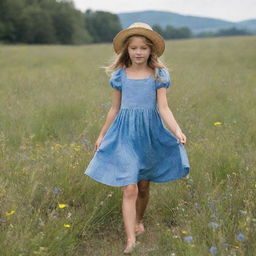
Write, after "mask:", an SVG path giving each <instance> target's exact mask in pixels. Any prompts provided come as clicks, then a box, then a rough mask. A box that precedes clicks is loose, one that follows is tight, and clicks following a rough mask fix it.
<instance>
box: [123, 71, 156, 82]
mask: <svg viewBox="0 0 256 256" xmlns="http://www.w3.org/2000/svg"><path fill="white" fill-rule="evenodd" d="M122 70H123V73H124V76H125V78H126V79H127V80H131V81H145V80H148V79H150V78H152V76H151V75H150V76H148V77H146V78H128V77H127V75H126V71H125V68H122Z"/></svg>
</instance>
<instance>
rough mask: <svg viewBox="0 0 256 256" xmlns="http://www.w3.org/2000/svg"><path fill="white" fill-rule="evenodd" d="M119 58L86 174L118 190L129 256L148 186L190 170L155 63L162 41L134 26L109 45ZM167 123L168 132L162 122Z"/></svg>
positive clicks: (163, 71)
mask: <svg viewBox="0 0 256 256" xmlns="http://www.w3.org/2000/svg"><path fill="white" fill-rule="evenodd" d="M113 47H114V50H115V52H116V53H117V54H118V55H117V58H116V60H115V61H114V63H112V65H110V66H109V67H107V68H106V70H107V71H114V72H113V74H112V77H111V79H110V85H111V87H113V88H114V91H113V93H114V98H113V105H112V107H111V108H110V110H109V112H108V114H107V119H106V123H105V125H104V126H103V128H102V130H101V132H100V134H99V137H98V139H97V140H96V143H95V154H94V156H93V158H92V160H91V162H90V163H89V165H88V167H87V169H86V170H85V174H86V175H88V176H90V177H91V178H93V179H94V180H96V181H98V182H101V183H103V184H106V185H109V186H119V187H122V192H123V203H122V214H123V220H124V226H125V231H126V235H127V245H126V248H125V249H124V251H123V253H125V254H127V253H131V252H132V251H133V249H134V248H135V246H136V245H137V244H138V242H136V236H137V235H139V234H142V233H143V232H144V231H145V227H144V225H143V219H142V218H143V215H144V211H145V209H146V206H147V203H148V200H149V184H150V181H152V182H158V183H161V182H168V181H171V180H176V179H179V178H182V177H185V176H186V175H187V174H188V173H189V170H190V166H189V160H188V156H187V153H186V150H185V147H184V145H183V144H185V143H186V136H185V135H184V133H183V132H182V131H181V129H180V127H179V125H178V124H177V122H176V120H175V118H174V116H173V114H172V112H171V110H170V108H169V106H168V102H167V98H166V89H167V88H168V87H169V86H170V75H169V72H168V70H167V68H166V67H165V66H164V65H163V64H162V63H161V61H160V60H158V57H159V56H161V55H162V54H163V52H164V49H165V42H164V39H163V38H162V37H161V36H160V35H159V34H158V33H156V32H155V31H153V30H152V28H151V27H150V26H149V25H148V24H145V23H141V22H136V23H134V24H132V25H131V26H130V27H129V28H127V29H124V30H122V31H120V32H119V33H118V34H117V35H116V36H115V38H114V40H113ZM161 117H162V118H163V119H164V121H165V122H166V123H167V125H168V127H169V128H170V130H171V131H170V130H169V129H167V128H166V127H165V125H164V123H163V121H162V119H161Z"/></svg>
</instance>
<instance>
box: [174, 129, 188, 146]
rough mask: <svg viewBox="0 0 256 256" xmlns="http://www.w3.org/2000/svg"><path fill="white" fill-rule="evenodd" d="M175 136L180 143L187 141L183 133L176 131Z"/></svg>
mask: <svg viewBox="0 0 256 256" xmlns="http://www.w3.org/2000/svg"><path fill="white" fill-rule="evenodd" d="M175 136H176V137H177V139H179V140H180V142H181V143H182V144H185V143H186V142H187V138H186V136H185V134H184V133H182V132H178V133H176V134H175Z"/></svg>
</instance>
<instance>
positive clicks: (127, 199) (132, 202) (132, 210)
mask: <svg viewBox="0 0 256 256" xmlns="http://www.w3.org/2000/svg"><path fill="white" fill-rule="evenodd" d="M122 191H123V203H122V213H123V220H124V226H125V231H126V235H127V247H126V249H127V248H131V247H132V246H133V245H134V243H135V242H136V237H135V223H136V199H137V196H138V186H137V184H130V185H127V186H123V187H122Z"/></svg>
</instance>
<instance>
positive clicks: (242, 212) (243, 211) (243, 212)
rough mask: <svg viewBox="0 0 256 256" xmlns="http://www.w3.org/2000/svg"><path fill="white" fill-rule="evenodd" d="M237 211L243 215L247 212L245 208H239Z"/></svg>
mask: <svg viewBox="0 0 256 256" xmlns="http://www.w3.org/2000/svg"><path fill="white" fill-rule="evenodd" d="M239 212H240V213H241V214H243V215H245V214H247V211H245V210H239Z"/></svg>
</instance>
